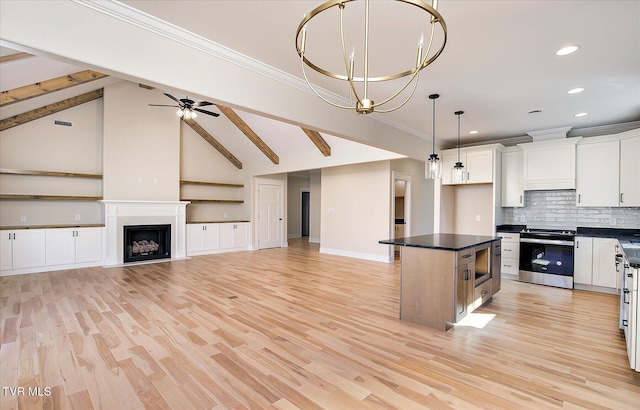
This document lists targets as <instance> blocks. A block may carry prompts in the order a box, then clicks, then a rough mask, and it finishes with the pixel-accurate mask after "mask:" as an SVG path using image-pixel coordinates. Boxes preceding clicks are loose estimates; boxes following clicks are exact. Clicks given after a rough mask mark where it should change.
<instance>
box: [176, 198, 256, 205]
mask: <svg viewBox="0 0 640 410" xmlns="http://www.w3.org/2000/svg"><path fill="white" fill-rule="evenodd" d="M180 200H181V201H189V202H191V203H192V204H206V203H210V204H215V203H219V204H242V203H244V200H242V199H180Z"/></svg>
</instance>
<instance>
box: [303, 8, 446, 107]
mask: <svg viewBox="0 0 640 410" xmlns="http://www.w3.org/2000/svg"><path fill="white" fill-rule="evenodd" d="M357 1H362V0H332V1H327V2H325V3H323V4H321V5H320V6H318V7H316V8H315V9H313V10H312V11H311V12H310V13H309V14H307V15H305V17H304V18H303V19H302V21H301V22H300V24H299V25H298V30H297V31H296V50H297V52H298V55H299V56H300V61H301V66H302V73H303V75H304V79H305V81H306V82H307V84H308V85H309V88H311V90H312V91H313V93H314V94H316V95H317V96H318V97H320V98H321V99H322V100H324V101H325V102H326V103H328V104H331V105H333V106H335V107H338V108H343V109H349V110H353V111H355V112H356V113H358V114H369V113H372V112H374V111H375V112H380V113H384V112H391V111H395V110H397V109H398V108H400V107H402V106H403V105H404V104H406V103H407V101H409V100H410V99H411V97H412V96H413V94H414V92H415V90H416V87H417V85H418V77H419V73H420V71H421V70H422V69H423V68H425V67H427V66H428V65H429V64H431V63H432V62H434V61H435V60H436V58H438V57H439V56H440V54H441V53H442V51H443V50H444V46H445V44H446V42H447V26H446V24H445V22H444V19H443V18H442V16H441V15H440V13H438V11H437V0H432V3H431V5H429V4H427V3H425V2H423V1H420V0H389V2H397V3H402V5H407V6H414V7H416V8H417V9H418V10H420V11H423V12H425V13H426V14H425V17H426V19H425V30H424V31H423V35H422V36H421V37H420V41H419V42H418V46H417V50H416V54H417V56H416V58H415V60H414V59H413V57H411V58H407V61H413V63H410V64H407V66H406V67H408V68H407V69H406V70H404V71H400V72H396V73H391V74H384V75H376V76H370V74H369V73H370V72H374V67H371V66H370V65H369V51H370V47H369V46H370V43H369V35H370V30H369V28H370V27H369V26H370V24H369V23H370V20H369V3H370V1H369V0H364V33H363V36H362V38H359V39H357V40H356V41H352V40H353V39H349V40H348V41H349V42H350V43H349V44H364V48H363V52H362V53H363V55H362V64H361V65H360V64H357V63H356V55H355V51H352V52H351V54H350V55H347V51H346V50H347V47H346V45H345V25H344V11H345V8H346V7H347V4H348V3H351V2H357ZM373 3H378V4H376V5H379V4H380V2H379V1H374V2H373ZM333 7H337V8H338V9H339V24H340V43H341V45H342V50H341V54H342V60H343V62H341V63H340V65H341V64H342V63H343V64H344V71H342V73H336V72H333V71H331V70H330V69H327V68H322V67H321V65H322V63H319V62H317V61H315V60H314V61H315V62H313V61H311V59H310V58H311V57H309V51H310V50H307V46H308V45H307V38H308V37H309V38H311V37H312V36H317V37H318V38H324V37H326V35H327V34H328V33H323V31H322V29H321V25H320V24H318V25H317V27H316V26H313V25H312V19H314V18H316V17H318V16H319V15H320V14H321V13H323V12H325V11H327V10H329V9H331V8H333ZM410 11H412V10H411V9H409V10H407V12H410ZM376 17H378V18H384V17H380V16H376ZM318 19H319V18H317V19H316V20H318ZM399 24H400V23H399ZM437 27H439V28H440V30H441V31H442V34H441V35H440V34H439V33H438V35H439V37H438V38H439V39H440V40H441V41H442V45H441V46H440V48H438V49H437V51H435V52H433V53H432V47H433V43H434V40H435V39H436V37H437V34H436V28H437ZM395 29H397V27H389V26H387V27H386V28H385V32H384V33H383V35H384V36H388V35H390V33H393V32H394V30H395ZM425 32H427V33H430V35H429V36H428V38H424V33H425ZM406 41H408V42H413V41H415V40H414V39H407V40H406ZM314 44H318V42H315V43H314ZM310 46H311V44H309V47H310ZM323 47H324V45H323ZM354 48H355V47H354ZM394 48H395V47H394ZM392 52H393V50H385V51H384V53H385V56H387V55H389V56H391V55H392V54H393V53H392ZM315 55H316V56H317V55H319V54H315ZM390 58H393V57H390ZM305 66H307V67H310V68H312V69H313V70H315V71H316V72H318V73H320V74H322V75H325V76H327V77H330V78H333V79H337V80H341V81H346V82H348V84H349V100H350V104H349V105H343V104H338V103H335V102H332V101H329V100H328V99H327V98H325V97H324V96H322V95H321V94H320V92H319V91H318V90H317V89H316V87H314V86H313V85H312V84H311V82H310V81H309V79H308V77H307V73H306V71H305ZM325 67H326V66H325ZM379 71H380V70H379V69H378V70H375V72H379ZM402 77H408V79H407V81H406V82H405V83H404V84H403V85H401V86H400V88H399V89H398V90H397V91H396V92H395V93H393V92H392V94H391V96H389V97H387V98H385V99H384V100H382V101H378V102H374V101H373V99H372V98H371V96H370V89H369V85H370V83H382V82H385V81H391V80H396V79H399V78H402ZM412 83H413V87H412V89H411V91H410V93H409V96H408V97H406V99H404V101H402V102H400V103H399V104H398V105H396V106H395V107H393V108H382V106H384V105H385V104H387V103H390V102H391V101H392V100H394V99H395V98H396V97H398V96H399V95H400V94H401V93H402V92H403V91H404V90H405V89H407V87H409V86H410V85H411V84H412Z"/></svg>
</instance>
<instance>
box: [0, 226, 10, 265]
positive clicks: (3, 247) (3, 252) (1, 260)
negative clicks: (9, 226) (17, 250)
mask: <svg viewBox="0 0 640 410" xmlns="http://www.w3.org/2000/svg"><path fill="white" fill-rule="evenodd" d="M12 244H13V231H0V270H9V269H11V268H13V252H12Z"/></svg>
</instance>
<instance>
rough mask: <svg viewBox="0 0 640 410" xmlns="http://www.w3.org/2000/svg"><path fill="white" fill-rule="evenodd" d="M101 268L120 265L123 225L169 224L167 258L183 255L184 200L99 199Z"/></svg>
mask: <svg viewBox="0 0 640 410" xmlns="http://www.w3.org/2000/svg"><path fill="white" fill-rule="evenodd" d="M100 202H101V203H102V204H103V205H104V214H105V218H104V219H105V232H106V246H105V250H106V255H105V260H104V264H105V266H113V265H122V264H123V259H124V254H123V250H122V249H123V240H124V239H123V230H124V226H125V225H152V224H171V259H183V258H185V257H186V256H187V252H186V250H187V235H186V231H187V204H189V202H187V201H122V200H103V201H100Z"/></svg>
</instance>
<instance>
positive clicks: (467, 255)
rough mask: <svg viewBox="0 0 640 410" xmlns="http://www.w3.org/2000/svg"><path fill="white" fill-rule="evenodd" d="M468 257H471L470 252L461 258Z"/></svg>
mask: <svg viewBox="0 0 640 410" xmlns="http://www.w3.org/2000/svg"><path fill="white" fill-rule="evenodd" d="M470 257H471V254H470V253H468V254H466V255H462V259H468V258H470Z"/></svg>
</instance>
